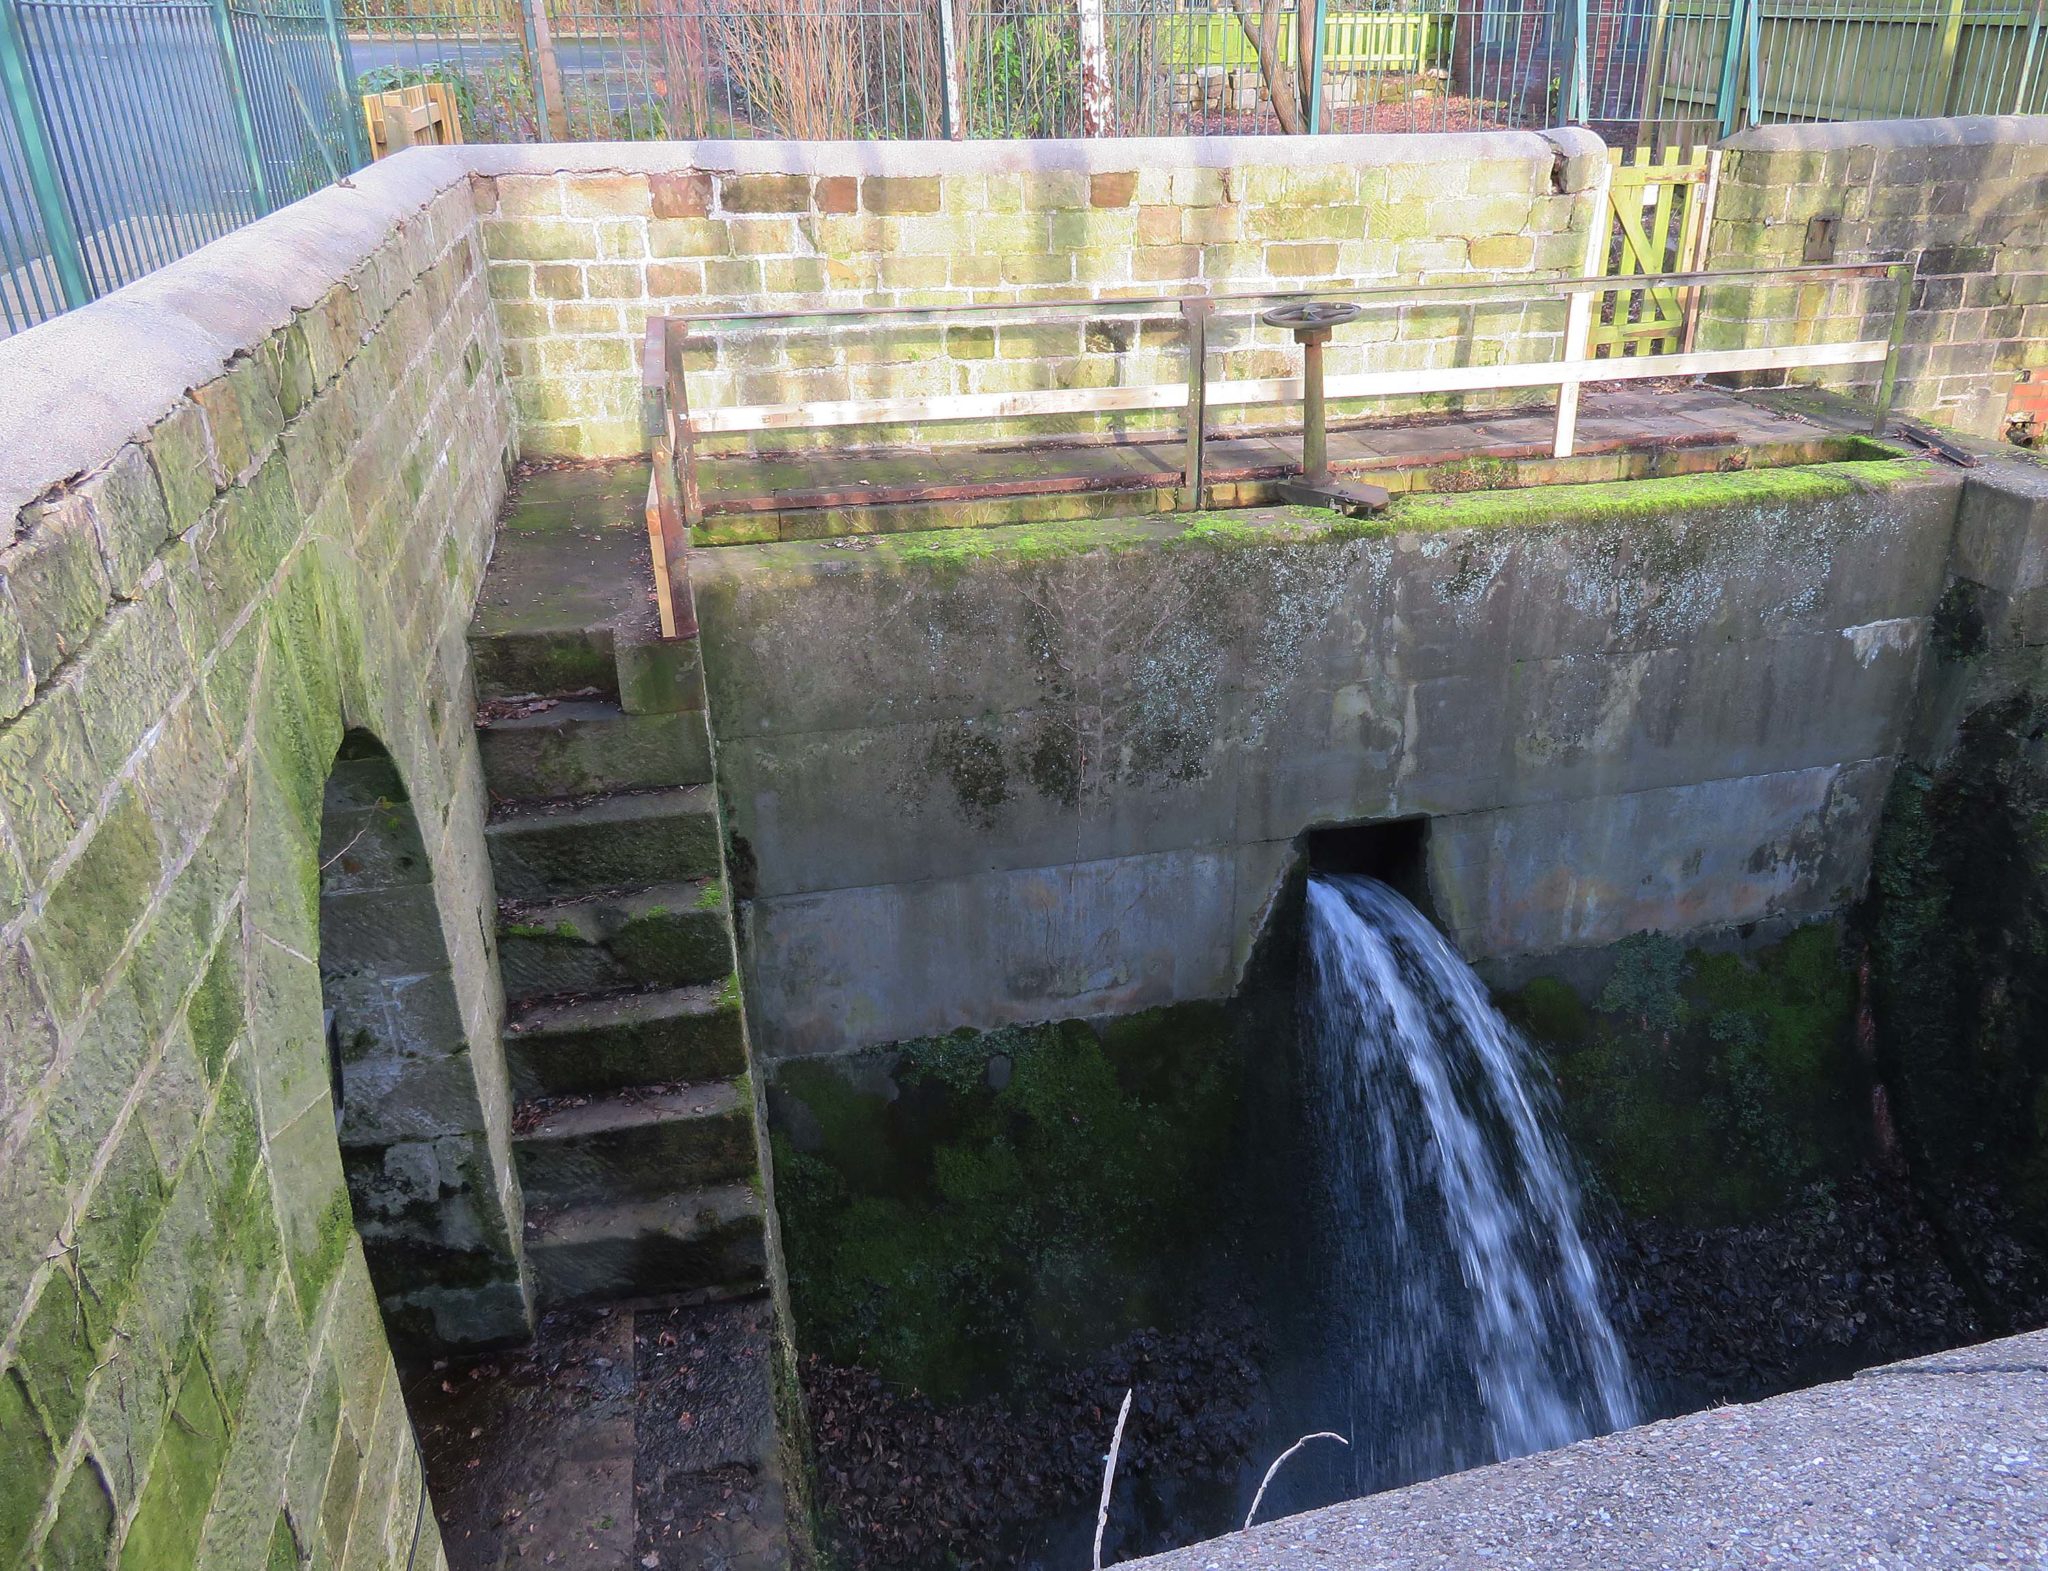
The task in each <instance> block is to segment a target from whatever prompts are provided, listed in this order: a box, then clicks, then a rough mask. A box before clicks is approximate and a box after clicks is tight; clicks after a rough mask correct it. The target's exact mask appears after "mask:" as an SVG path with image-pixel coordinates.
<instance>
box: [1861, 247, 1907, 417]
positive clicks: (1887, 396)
mask: <svg viewBox="0 0 2048 1571" xmlns="http://www.w3.org/2000/svg"><path fill="white" fill-rule="evenodd" d="M1916 271H1917V269H1916V268H1915V266H1914V264H1913V263H1911V262H1894V263H1893V264H1892V267H1891V272H1890V274H1889V275H1888V276H1889V277H1890V278H1891V281H1892V286H1893V287H1894V288H1895V289H1897V291H1898V295H1899V297H1898V299H1897V300H1896V301H1895V302H1894V303H1893V305H1892V330H1891V332H1890V334H1889V335H1888V336H1887V337H1886V339H1885V351H1884V370H1883V371H1882V372H1880V373H1879V375H1878V379H1877V414H1876V417H1875V418H1874V419H1873V420H1872V421H1871V423H1870V434H1871V435H1872V436H1883V435H1884V428H1885V422H1886V421H1888V420H1889V419H1891V414H1892V400H1893V399H1894V398H1896V397H1897V396H1898V391H1899V348H1900V346H1901V345H1902V344H1903V343H1904V342H1905V339H1906V316H1907V313H1909V312H1910V311H1911V310H1912V309H1913V277H1914V274H1915V272H1916Z"/></svg>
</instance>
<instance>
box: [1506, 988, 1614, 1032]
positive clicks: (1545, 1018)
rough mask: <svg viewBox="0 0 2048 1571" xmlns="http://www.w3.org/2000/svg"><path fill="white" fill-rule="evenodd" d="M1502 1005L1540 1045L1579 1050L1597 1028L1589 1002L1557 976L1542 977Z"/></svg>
mask: <svg viewBox="0 0 2048 1571" xmlns="http://www.w3.org/2000/svg"><path fill="white" fill-rule="evenodd" d="M1501 1003H1502V1007H1503V1008H1504V1009H1505V1010H1506V1011H1507V1013H1508V1018H1509V1019H1511V1020H1513V1021H1514V1023H1515V1024H1516V1025H1518V1026H1520V1027H1521V1028H1522V1030H1523V1032H1524V1033H1525V1034H1527V1035H1528V1036H1530V1037H1533V1038H1534V1039H1535V1040H1537V1041H1539V1042H1548V1043H1551V1044H1553V1045H1555V1046H1558V1047H1576V1046H1578V1045H1579V1044H1580V1043H1582V1042H1584V1041H1585V1040H1586V1037H1587V1035H1588V1034H1589V1033H1590V1032H1591V1031H1592V1028H1593V1017H1592V1015H1591V1014H1590V1013H1589V1012H1588V1010H1587V1009H1586V1006H1585V1003H1584V1002H1583V1001H1582V1000H1581V999H1580V997H1579V995H1578V994H1577V993H1575V992H1573V991H1572V989H1571V988H1570V987H1569V986H1567V985H1566V984H1565V983H1563V982H1560V981H1558V980H1557V979H1556V978H1555V977H1548V976H1539V977H1537V978H1536V979H1535V980H1534V981H1533V982H1531V983H1529V985H1528V986H1527V987H1525V988H1523V989H1522V990H1521V991H1520V992H1519V993H1515V994H1512V995H1509V997H1507V998H1503V999H1502V1000H1501Z"/></svg>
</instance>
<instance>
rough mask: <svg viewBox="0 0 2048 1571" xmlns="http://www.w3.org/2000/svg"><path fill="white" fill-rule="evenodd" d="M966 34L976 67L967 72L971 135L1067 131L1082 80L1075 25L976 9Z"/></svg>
mask: <svg viewBox="0 0 2048 1571" xmlns="http://www.w3.org/2000/svg"><path fill="white" fill-rule="evenodd" d="M977 35H978V36H977ZM969 36H970V39H972V40H973V49H974V52H973V53H972V54H971V55H970V58H971V59H973V60H975V61H976V65H975V67H974V69H973V70H972V71H970V72H969V74H968V82H967V100H968V101H967V119H968V124H969V125H970V126H971V127H972V128H973V134H974V135H976V136H996V137H1026V136H1062V135H1072V128H1071V126H1070V125H1069V123H1068V122H1069V121H1070V120H1071V119H1072V117H1073V111H1074V100H1075V97H1076V94H1077V92H1078V89H1079V85H1080V81H1081V40H1080V34H1079V33H1078V32H1077V31H1076V30H1075V28H1073V27H1072V26H1071V25H1067V26H1062V25H1060V23H1059V21H1058V20H1056V19H1055V18H1052V17H1049V16H1045V15H1042V14H1040V13H1038V12H1035V11H1033V12H1028V13H1025V14H1021V15H1008V16H986V17H984V16H982V15H980V14H979V13H977V14H976V15H975V16H974V17H973V18H972V19H971V20H970V22H969Z"/></svg>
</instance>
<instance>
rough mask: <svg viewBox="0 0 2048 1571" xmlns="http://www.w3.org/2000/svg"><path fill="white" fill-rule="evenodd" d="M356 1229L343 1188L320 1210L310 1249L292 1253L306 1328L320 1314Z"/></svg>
mask: <svg viewBox="0 0 2048 1571" xmlns="http://www.w3.org/2000/svg"><path fill="white" fill-rule="evenodd" d="M355 1230H356V1219H355V1211H354V1208H353V1207H352V1206H351V1205H350V1204H349V1198H348V1189H347V1186H345V1185H344V1186H342V1187H341V1188H338V1189H336V1190H335V1192H334V1194H333V1195H332V1196H330V1197H329V1198H328V1201H327V1204H326V1205H324V1206H322V1207H321V1209H320V1215H319V1217H318V1219H317V1220H316V1221H315V1223H314V1227H313V1238H312V1244H311V1247H310V1248H308V1249H307V1250H305V1251H304V1252H303V1253H297V1252H295V1253H294V1254H293V1257H292V1280H293V1281H294V1282H295V1283H297V1285H298V1299H299V1308H300V1312H301V1313H302V1314H303V1315H304V1316H305V1317H306V1321H307V1323H308V1325H310V1324H311V1323H312V1322H313V1320H314V1319H315V1318H316V1317H317V1316H318V1314H319V1310H320V1305H321V1302H322V1299H323V1297H324V1295H325V1294H326V1292H327V1284H328V1283H329V1282H332V1281H333V1280H334V1277H335V1273H337V1272H338V1271H340V1270H341V1263H342V1261H343V1260H345V1259H346V1258H347V1257H348V1245H349V1240H350V1239H351V1238H352V1237H353V1236H354V1235H355Z"/></svg>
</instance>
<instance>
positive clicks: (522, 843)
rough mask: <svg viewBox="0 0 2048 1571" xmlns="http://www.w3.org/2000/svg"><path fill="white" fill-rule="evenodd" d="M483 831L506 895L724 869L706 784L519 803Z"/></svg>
mask: <svg viewBox="0 0 2048 1571" xmlns="http://www.w3.org/2000/svg"><path fill="white" fill-rule="evenodd" d="M484 834H485V839H486V841H487V843H488V844H489V846H490V851H491V871H492V873H493V874H494V875H495V877H496V879H497V887H498V898H499V899H501V900H515V901H563V900H570V899H574V898H576V897H577V896H580V895H589V894H597V893H599V892H601V891H604V890H608V889H633V888H646V887H647V886H649V885H653V884H667V883H678V882H682V881H684V880H687V879H698V878H709V877H714V876H716V875H717V873H718V871H719V855H718V817H717V813H716V810H715V807H714V803H713V800H712V794H711V788H710V787H709V786H706V785H691V786H681V787H677V788H674V789H671V790H665V791H641V792H636V793H633V794H631V795H621V796H608V797H602V798H599V799H598V800H596V801H593V802H572V803H554V802H522V803H514V804H511V805H509V806H504V807H500V808H498V809H497V810H496V811H495V812H493V813H492V815H491V822H490V824H489V825H488V826H487V827H486V829H485V831H484Z"/></svg>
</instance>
